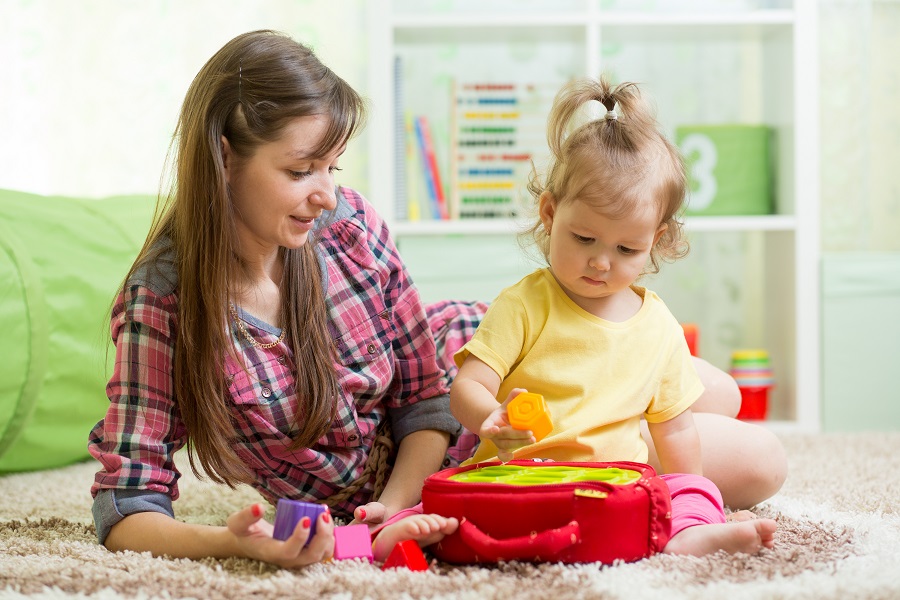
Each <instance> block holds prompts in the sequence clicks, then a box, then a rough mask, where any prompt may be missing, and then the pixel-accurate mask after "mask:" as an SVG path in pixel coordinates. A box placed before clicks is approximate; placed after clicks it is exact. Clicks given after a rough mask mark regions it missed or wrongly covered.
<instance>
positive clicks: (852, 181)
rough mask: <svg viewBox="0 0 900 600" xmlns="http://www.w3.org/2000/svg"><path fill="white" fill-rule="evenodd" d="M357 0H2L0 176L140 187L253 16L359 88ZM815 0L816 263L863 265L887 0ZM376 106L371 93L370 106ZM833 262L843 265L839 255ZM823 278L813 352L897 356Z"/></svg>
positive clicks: (882, 243)
mask: <svg viewBox="0 0 900 600" xmlns="http://www.w3.org/2000/svg"><path fill="white" fill-rule="evenodd" d="M371 1H375V0H371ZM364 2H365V0H258V1H255V2H246V1H241V0H190V1H183V0H182V1H179V0H147V1H143V2H140V1H137V0H118V1H113V0H79V1H78V2H66V1H57V0H3V1H2V2H0V63H2V65H0V66H2V69H0V72H2V77H0V131H2V134H3V135H2V142H0V165H2V167H0V188H12V189H20V190H25V191H31V192H36V193H43V194H66V195H77V196H94V197H102V196H107V195H112V194H126V193H155V192H156V191H157V189H158V187H159V176H160V171H161V169H162V166H163V160H164V157H165V153H166V150H167V147H168V143H169V139H170V135H171V132H172V129H173V127H174V124H175V119H176V116H177V113H178V109H179V105H180V103H181V100H182V98H183V94H184V92H185V90H186V89H187V86H188V84H189V83H190V81H191V79H192V78H193V76H194V74H195V73H196V72H197V70H198V69H199V68H200V67H201V66H202V64H203V62H204V61H205V60H206V59H207V58H209V56H210V55H211V54H212V53H213V52H214V51H215V50H217V49H218V48H219V47H220V46H221V45H222V44H224V43H225V42H226V41H227V40H228V39H230V38H231V37H233V36H234V35H236V34H238V33H241V32H243V31H248V30H251V29H256V28H264V27H267V28H274V29H279V30H282V31H285V32H287V33H289V34H291V35H293V36H295V37H296V38H297V39H299V40H301V41H303V42H306V43H307V44H310V45H311V46H313V47H314V49H315V50H316V51H317V53H318V54H319V56H320V57H321V58H322V59H323V61H324V62H325V63H326V64H328V65H329V66H330V67H331V68H332V69H334V70H335V71H336V72H337V73H338V74H340V75H341V76H343V77H344V78H345V79H347V80H348V81H349V82H350V83H351V85H353V86H354V87H356V88H357V89H358V90H359V91H360V92H362V93H363V94H366V51H365V49H366V36H367V31H366V24H365V22H364V19H363V15H364V10H363V8H364ZM819 6H820V35H819V38H820V43H821V48H820V64H821V76H820V80H821V84H822V90H821V94H820V100H821V111H820V113H821V115H822V130H821V141H822V149H821V160H822V169H821V173H822V186H821V187H822V234H823V235H822V245H823V250H824V251H826V252H827V253H828V254H826V256H825V259H824V267H823V268H824V269H825V272H826V274H828V273H829V272H830V270H829V269H830V261H833V260H843V259H849V260H850V261H851V265H850V266H851V267H852V264H854V261H856V262H859V263H860V264H865V263H866V262H867V261H868V258H867V257H870V256H871V257H878V256H882V253H885V252H887V253H891V252H900V236H898V235H897V234H896V232H897V231H898V230H900V172H898V169H897V168H896V165H898V164H900V145H898V144H897V143H896V140H897V139H900V112H898V111H897V110H896V107H897V106H898V105H900V62H898V61H897V60H896V57H897V56H900V36H897V35H896V32H897V31H898V30H900V1H898V0H821V2H820V4H819ZM378 111H379V107H373V115H374V116H375V118H378V115H379V112H378ZM365 135H366V133H365V132H364V133H363V138H362V139H359V140H357V141H356V142H354V143H353V144H351V146H350V148H348V152H347V154H346V155H345V158H344V160H343V165H342V166H343V167H344V168H345V170H344V171H343V172H342V173H341V181H342V182H343V183H347V184H349V185H353V186H355V187H358V188H359V189H360V190H361V191H363V193H366V190H367V181H366V157H365V151H364V149H365V148H366V140H365V139H364V138H365ZM717 243H723V244H724V243H725V242H717ZM717 248H718V246H717ZM512 251H513V252H515V250H512ZM847 253H853V254H847ZM859 253H863V254H859ZM865 253H874V254H871V255H869V254H865ZM720 254H721V252H713V253H712V256H718V255H720ZM845 255H846V256H845ZM423 256H427V255H423ZM715 260H720V259H718V258H716V259H715ZM517 268H520V266H517ZM835 268H837V269H841V272H842V273H843V272H845V270H846V268H847V264H846V262H842V263H841V265H840V266H837V267H835ZM701 271H702V272H705V271H707V270H706V269H701V270H699V271H697V272H686V271H679V272H676V273H673V275H674V276H675V277H676V278H680V279H681V280H683V281H681V282H680V283H679V286H680V287H684V286H690V285H700V284H703V281H705V280H704V279H703V277H702V274H703V273H702V272H701ZM875 275H876V276H880V277H881V278H882V279H881V280H880V283H881V284H883V285H884V286H885V287H886V288H889V289H891V288H892V286H893V285H894V284H895V283H896V282H897V281H896V279H897V278H898V277H900V275H898V273H897V272H896V271H894V270H886V271H884V272H883V273H881V275H877V274H875ZM698 282H699V283H698ZM713 284H714V283H713ZM725 284H727V282H723V284H722V290H723V293H722V294H720V295H718V296H716V297H717V298H720V299H721V303H717V305H716V310H718V311H721V312H722V313H723V314H727V315H730V314H732V313H734V307H733V306H731V305H730V304H728V303H729V302H730V301H731V300H729V297H728V294H727V293H725V292H727V285H725ZM704 285H710V284H709V283H706V284H704ZM498 289H499V288H498ZM825 293H826V298H825V302H826V304H825V308H826V311H825V313H826V314H825V317H824V322H823V327H824V340H823V343H824V348H823V361H824V362H825V364H826V365H830V364H832V363H831V362H830V361H831V360H832V359H833V358H834V357H835V356H838V355H834V354H832V353H833V352H836V351H838V350H840V349H841V348H845V347H851V345H852V347H854V348H856V360H857V361H858V362H859V364H861V365H871V366H873V367H877V366H878V365H881V364H882V363H881V362H880V361H881V360H883V359H884V358H885V357H887V358H889V359H892V360H893V361H894V362H893V363H892V364H896V363H897V359H898V358H900V356H897V355H896V354H891V353H892V352H895V351H896V349H895V347H894V346H891V345H887V346H879V345H873V344H870V343H864V341H863V342H861V341H860V340H859V339H857V338H856V337H853V336H851V335H850V334H851V333H852V334H853V335H854V336H855V335H857V334H858V333H859V332H857V331H855V330H854V329H853V328H852V327H848V326H846V324H844V323H843V322H841V323H838V324H837V325H836V324H835V323H836V322H835V321H833V319H834V317H835V315H837V314H839V313H842V312H843V311H847V314H854V313H856V314H862V313H865V312H866V311H869V310H874V309H873V307H872V305H871V304H870V303H869V302H868V300H867V298H866V296H865V294H864V293H863V292H862V290H861V293H860V294H858V295H856V296H855V297H850V296H842V300H841V301H840V304H833V303H832V304H830V302H831V300H830V299H831V297H830V296H828V294H829V293H830V292H829V290H828V289H826V290H825ZM848 303H849V304H848ZM875 308H877V309H878V310H883V308H884V307H883V305H877V306H876V307H875ZM685 310H687V309H685ZM729 311H730V312H729ZM836 311H837V312H836ZM894 312H896V311H894ZM729 318H730V317H729ZM722 335H725V337H726V338H727V339H722V340H719V342H720V345H723V347H724V346H727V345H728V344H732V341H733V340H731V339H730V338H728V336H729V335H730V334H729V332H728V331H727V330H725V333H723V334H722ZM867 373H868V375H867V376H868V377H873V378H875V381H877V385H874V388H876V389H879V390H882V393H878V394H874V393H873V394H866V396H865V397H863V398H860V399H858V401H860V402H862V403H863V406H865V408H864V410H862V411H859V412H860V413H861V414H864V415H867V418H868V419H869V420H868V421H867V423H856V424H854V427H864V426H867V425H868V426H872V427H876V426H878V427H881V426H890V427H894V428H900V419H897V418H896V413H892V412H890V410H888V408H889V407H891V406H897V405H900V402H898V400H900V392H898V390H900V387H898V386H896V385H895V384H894V382H893V381H890V380H889V377H890V375H892V370H891V369H889V368H881V367H877V368H872V369H869V370H868V371H867ZM856 376H857V375H856V373H855V372H854V371H853V370H850V369H847V370H843V371H841V370H838V371H832V372H829V373H827V374H826V375H825V376H824V377H825V383H826V388H827V389H826V390H825V392H824V394H823V396H824V402H825V404H826V406H825V411H824V412H825V414H826V415H829V414H837V413H834V412H832V410H831V409H832V408H833V406H832V403H834V402H841V401H843V396H841V395H838V396H835V390H853V389H854V378H855V377H856ZM854 400H857V399H854ZM885 415H887V418H886V419H883V418H882V417H884V416H885ZM834 423H835V427H839V426H840V425H839V424H838V423H839V421H834Z"/></svg>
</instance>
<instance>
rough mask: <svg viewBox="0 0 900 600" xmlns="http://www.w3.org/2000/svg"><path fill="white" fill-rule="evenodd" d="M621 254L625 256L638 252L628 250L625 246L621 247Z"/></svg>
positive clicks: (631, 249)
mask: <svg viewBox="0 0 900 600" xmlns="http://www.w3.org/2000/svg"><path fill="white" fill-rule="evenodd" d="M619 252H621V253H622V254H625V255H629V254H634V253H635V252H636V250H634V249H633V248H626V247H625V246H619Z"/></svg>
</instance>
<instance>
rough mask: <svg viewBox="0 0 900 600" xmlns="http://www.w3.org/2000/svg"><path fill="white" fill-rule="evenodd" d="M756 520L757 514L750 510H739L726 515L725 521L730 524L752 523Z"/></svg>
mask: <svg viewBox="0 0 900 600" xmlns="http://www.w3.org/2000/svg"><path fill="white" fill-rule="evenodd" d="M755 518H756V513H752V512H750V511H749V510H739V511H737V512H733V513H731V514H730V515H726V516H725V519H726V520H727V521H728V522H729V523H732V522H737V521H750V520H752V519H755Z"/></svg>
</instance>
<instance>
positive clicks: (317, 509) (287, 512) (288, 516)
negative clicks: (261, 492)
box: [272, 498, 325, 544]
mask: <svg viewBox="0 0 900 600" xmlns="http://www.w3.org/2000/svg"><path fill="white" fill-rule="evenodd" d="M323 512H325V505H324V504H313V503H312V502H300V501H299V500H288V499H286V498H282V499H280V500H279V501H278V504H277V505H276V507H275V531H274V533H273V534H272V537H274V538H275V539H276V540H282V541H284V540H286V539H288V538H289V537H291V534H292V533H294V529H295V528H296V527H297V523H299V522H300V519H302V518H303V517H309V522H310V525H309V539H307V540H306V543H307V544H309V541H310V540H311V539H312V538H313V536H314V535H316V521H317V520H318V518H319V515H320V514H321V513H323Z"/></svg>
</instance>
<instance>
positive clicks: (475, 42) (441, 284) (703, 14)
mask: <svg viewBox="0 0 900 600" xmlns="http://www.w3.org/2000/svg"><path fill="white" fill-rule="evenodd" d="M816 13H817V3H816V1H815V0H727V1H722V2H718V1H717V2H710V1H709V0H658V1H654V2H646V1H645V0H554V1H553V2H549V1H546V0H388V1H387V2H384V3H381V2H379V3H374V2H373V3H367V17H366V18H367V22H369V23H370V25H371V31H370V40H369V43H370V50H371V60H372V65H371V68H370V72H369V82H370V88H371V97H372V100H373V106H374V107H375V111H376V113H377V116H373V119H372V120H371V121H370V131H369V135H370V173H371V176H370V182H369V183H370V187H371V189H370V190H368V191H369V195H370V196H371V198H372V199H373V201H374V202H375V203H376V206H377V207H378V208H379V210H381V211H382V213H383V214H384V215H385V216H386V218H387V221H388V224H389V226H390V228H391V231H392V234H393V235H394V237H395V239H396V240H397V243H398V246H400V245H402V246H403V250H402V251H403V252H404V256H405V257H406V258H407V263H408V265H409V268H410V274H411V275H412V276H413V277H415V279H416V281H417V282H418V284H419V285H420V289H421V290H423V294H431V296H430V297H431V298H433V299H440V298H445V297H450V296H456V295H458V294H461V293H462V294H465V295H467V296H471V297H472V298H484V299H488V298H491V297H494V296H493V295H494V294H496V293H498V291H499V289H500V287H502V285H505V284H506V282H510V281H514V280H515V279H516V278H517V277H519V276H520V275H521V274H522V273H524V272H525V271H526V270H527V268H533V265H531V264H530V263H529V264H528V265H527V267H526V266H523V265H520V264H519V262H517V261H521V260H525V259H524V258H522V257H521V254H522V253H521V252H520V251H521V248H520V247H519V245H518V244H517V243H516V242H517V240H516V239H515V238H516V235H517V234H518V233H520V232H523V231H526V230H527V229H528V228H529V227H530V226H531V225H532V222H531V218H530V217H517V218H512V219H491V218H484V219H477V218H472V219H461V220H452V221H433V220H420V221H414V222H410V221H407V220H406V214H407V213H406V209H405V208H404V207H405V206H406V203H405V200H409V199H410V198H412V199H417V200H419V201H420V202H421V200H422V198H423V196H422V195H421V190H419V192H418V194H407V192H406V190H407V188H408V186H409V183H410V181H411V180H410V179H406V175H407V173H405V172H404V171H403V170H400V169H396V168H395V167H396V165H397V161H398V160H400V161H402V160H403V158H402V155H401V154H399V153H398V152H385V148H386V147H389V148H398V149H400V150H403V149H404V145H403V144H402V139H403V136H404V133H403V131H404V130H403V128H402V127H400V126H398V122H399V121H398V120H397V114H400V115H402V114H403V113H402V112H396V111H404V112H407V113H410V114H413V115H427V117H428V119H429V122H430V125H431V127H432V131H433V132H434V133H435V135H434V141H435V149H436V158H437V162H438V166H439V168H440V169H441V174H442V180H443V181H444V183H445V188H446V189H445V192H449V191H452V190H451V189H450V185H451V184H449V183H448V182H449V180H450V179H451V178H449V177H446V178H445V177H444V174H447V173H450V172H452V170H453V168H454V165H453V161H451V159H450V152H451V149H452V148H454V143H455V142H456V141H458V139H457V138H456V137H455V134H456V130H455V129H453V127H454V122H453V120H452V118H451V117H452V114H453V113H452V112H451V106H452V105H451V99H452V98H453V97H454V95H453V92H454V87H453V85H454V84H455V83H458V82H462V83H467V82H468V83H473V82H474V83H480V82H492V81H493V82H499V83H507V84H508V83H513V84H515V83H532V84H539V85H547V86H554V89H557V88H558V87H559V86H561V85H562V83H563V82H565V81H567V80H569V79H572V78H575V77H596V76H597V75H598V74H600V73H605V74H607V75H608V76H610V77H611V78H612V79H613V80H614V81H619V80H627V81H637V82H640V83H641V84H642V85H643V88H644V90H645V91H646V92H647V93H648V94H649V96H650V98H651V99H652V100H653V102H654V103H655V105H656V108H657V118H658V120H659V122H660V125H661V127H662V129H663V131H664V132H665V133H666V135H669V136H672V137H674V136H675V135H676V134H677V128H678V127H681V126H686V125H687V126H690V125H722V124H725V125H728V124H743V125H765V126H767V127H769V128H770V129H771V131H772V134H773V135H772V142H773V146H772V152H771V160H772V167H773V170H772V172H773V178H772V182H773V185H772V189H771V192H772V198H773V199H774V207H775V211H776V212H777V213H778V214H773V215H760V216H750V215H747V216H705V217H699V216H689V217H686V218H685V219H684V223H685V231H686V233H687V234H688V235H689V236H690V237H691V240H690V241H691V247H692V249H691V253H690V256H689V257H686V259H685V260H683V261H677V262H675V263H674V264H672V265H668V266H667V267H666V268H665V270H664V271H661V273H660V275H659V276H658V277H655V279H654V285H659V286H661V289H660V291H661V292H662V293H661V295H662V296H663V297H664V298H666V303H667V304H668V305H669V306H670V307H677V313H676V314H684V315H687V316H689V317H691V318H693V319H694V320H697V321H698V322H699V323H701V324H702V327H703V328H704V330H705V331H706V332H707V335H706V336H705V338H704V339H705V342H704V344H705V350H704V354H706V356H707V357H708V360H710V361H711V362H712V363H713V364H715V365H716V366H718V367H720V368H727V363H728V361H729V358H730V352H731V350H732V349H733V348H736V347H744V346H747V347H766V348H768V349H769V351H770V353H771V356H772V361H773V366H774V368H775V369H776V371H777V374H778V375H777V377H778V381H779V385H778V386H776V388H775V389H774V390H773V392H772V395H771V397H770V410H769V416H770V419H771V420H768V421H763V422H760V423H759V424H760V425H762V426H764V427H767V428H770V429H772V430H775V431H778V432H784V433H790V432H794V431H814V430H816V429H817V428H818V427H819V423H820V416H819V414H820V413H819V401H820V400H819V395H820V382H819V379H820V372H821V371H820V365H819V338H820V333H819V287H820V286H819V272H818V269H819V264H818V263H819V259H818V256H819V208H818V196H819V187H818V179H819V177H818V164H819V163H818V157H817V148H818V147H819V144H818V127H819V117H818V108H817V102H816V94H817V90H818V77H817V73H818V67H817V58H816V48H817V47H818V39H817V30H816V29H817V27H816V24H817V14H816ZM398 57H399V58H400V60H399V61H397V58H398ZM398 66H399V67H400V68H401V69H402V71H401V73H403V78H402V79H399V80H397V81H395V79H394V69H395V68H397V67H398ZM394 84H397V85H396V86H395V85H394ZM548 110H549V108H548V107H542V108H541V114H542V115H543V114H544V113H546V112H547V111H548ZM373 115H375V113H373ZM398 132H399V133H398ZM529 139H530V138H529ZM398 142H400V144H398ZM386 144H387V146H386ZM535 152H537V150H535ZM398 156H399V157H400V158H398ZM457 160H458V155H457ZM741 164H743V163H741ZM400 177H403V178H404V179H403V180H400V179H399V178H400ZM419 183H421V182H418V181H414V183H413V185H417V186H418V185H419ZM419 187H421V186H419ZM445 195H446V196H447V197H448V198H450V197H451V196H450V194H449V193H445ZM397 196H401V197H397ZM527 201H528V199H527V198H526V199H525V202H526V203H527ZM425 214H426V213H424V212H421V206H420V215H422V216H424V215H425ZM428 214H430V213H428ZM509 214H511V213H509ZM485 256H489V257H492V258H491V260H484V257H485ZM498 261H499V262H498ZM436 265H438V267H439V268H436ZM654 289H655V288H654ZM423 297H424V296H423ZM675 310H676V309H675V308H673V311H675Z"/></svg>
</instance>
